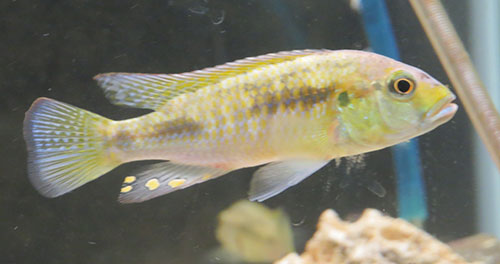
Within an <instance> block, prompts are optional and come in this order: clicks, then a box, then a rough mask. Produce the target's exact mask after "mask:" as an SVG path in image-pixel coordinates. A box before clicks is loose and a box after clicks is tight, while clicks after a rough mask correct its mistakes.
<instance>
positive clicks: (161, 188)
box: [118, 162, 229, 203]
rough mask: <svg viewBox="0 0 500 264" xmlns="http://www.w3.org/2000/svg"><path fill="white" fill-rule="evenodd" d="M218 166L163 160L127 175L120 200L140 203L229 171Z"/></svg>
mask: <svg viewBox="0 0 500 264" xmlns="http://www.w3.org/2000/svg"><path fill="white" fill-rule="evenodd" d="M228 172H229V171H227V170H222V169H218V168H210V167H202V166H191V165H183V164H176V163H172V162H161V163H157V164H154V165H151V166H148V167H146V168H145V169H144V170H142V171H140V172H138V173H136V174H134V176H127V177H125V180H124V181H123V185H122V188H121V192H120V196H119V197H118V200H119V201H120V202H121V203H139V202H143V201H146V200H149V199H152V198H155V197H158V196H161V195H165V194H167V193H171V192H173V191H176V190H180V189H184V188H187V187H189V186H192V185H194V184H197V183H201V182H204V181H207V180H210V179H213V178H216V177H218V176H221V175H224V174H226V173H228Z"/></svg>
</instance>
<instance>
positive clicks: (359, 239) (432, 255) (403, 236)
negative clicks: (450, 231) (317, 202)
mask: <svg viewBox="0 0 500 264" xmlns="http://www.w3.org/2000/svg"><path fill="white" fill-rule="evenodd" d="M276 263H278V264H326V263H329V264H332V263H335V264H337V263H377V264H384V263H391V264H394V263H402V264H424V263H425V264H429V263H438V264H445V263H446V264H451V263H468V262H466V261H465V260H464V259H463V258H462V257H460V256H459V255H457V254H455V253H454V252H453V251H452V250H451V248H450V247H449V246H447V245H446V244H444V243H442V242H440V241H438V240H437V239H435V238H433V237H432V236H430V235H429V234H427V233H425V232H424V231H422V230H420V229H418V228H417V227H415V226H413V225H412V224H410V223H408V222H406V221H404V220H402V219H394V218H391V217H388V216H384V215H382V213H381V212H379V211H377V210H374V209H366V210H365V211H364V212H363V214H362V215H361V217H360V218H359V219H358V220H357V221H356V222H353V223H351V222H345V221H342V220H341V219H340V218H339V217H338V215H337V214H336V213H335V212H334V211H333V210H326V211H325V212H323V213H322V214H321V216H320V218H319V222H318V230H317V231H316V233H315V234H314V236H313V237H312V238H311V240H309V241H308V242H307V244H306V248H305V252H304V253H303V254H302V255H301V256H298V255H297V254H296V253H292V254H288V255H287V256H286V257H284V258H283V259H281V260H279V261H277V262H276Z"/></svg>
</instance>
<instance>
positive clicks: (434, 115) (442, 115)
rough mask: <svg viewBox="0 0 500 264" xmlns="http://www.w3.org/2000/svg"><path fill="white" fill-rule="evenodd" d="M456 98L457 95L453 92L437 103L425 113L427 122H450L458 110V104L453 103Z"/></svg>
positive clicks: (437, 123)
mask: <svg viewBox="0 0 500 264" xmlns="http://www.w3.org/2000/svg"><path fill="white" fill-rule="evenodd" d="M455 99H456V96H455V95H454V94H451V95H449V96H446V97H445V98H443V99H441V100H440V101H439V102H438V103H436V104H435V105H434V106H433V107H432V108H431V109H430V110H429V111H428V112H427V113H426V114H425V116H424V118H425V120H426V123H430V124H436V125H439V124H443V123H445V122H448V121H449V120H450V119H451V118H452V117H453V116H454V115H455V113H456V112H457V110H458V105H456V104H454V103H452V102H453V101H454V100H455Z"/></svg>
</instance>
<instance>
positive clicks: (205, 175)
mask: <svg viewBox="0 0 500 264" xmlns="http://www.w3.org/2000/svg"><path fill="white" fill-rule="evenodd" d="M210 178H212V174H210V173H205V174H203V177H202V178H201V179H202V180H204V181H206V180H208V179H210Z"/></svg>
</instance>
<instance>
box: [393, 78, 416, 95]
mask: <svg viewBox="0 0 500 264" xmlns="http://www.w3.org/2000/svg"><path fill="white" fill-rule="evenodd" d="M389 90H390V91H391V92H392V93H394V94H396V95H400V96H408V95H411V94H413V91H414V90H415V81H414V80H413V79H412V78H410V77H407V76H400V77H397V78H394V79H393V80H392V81H391V82H390V84H389Z"/></svg>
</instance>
